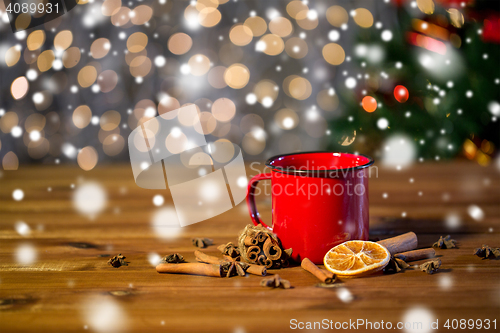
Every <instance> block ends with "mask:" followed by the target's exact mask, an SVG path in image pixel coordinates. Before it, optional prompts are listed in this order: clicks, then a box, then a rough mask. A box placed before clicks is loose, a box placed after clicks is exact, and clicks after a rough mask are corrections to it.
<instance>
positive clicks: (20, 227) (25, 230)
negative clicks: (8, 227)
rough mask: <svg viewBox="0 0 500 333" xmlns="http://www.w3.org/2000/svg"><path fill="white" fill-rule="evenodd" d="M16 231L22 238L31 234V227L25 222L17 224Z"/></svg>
mask: <svg viewBox="0 0 500 333" xmlns="http://www.w3.org/2000/svg"><path fill="white" fill-rule="evenodd" d="M14 229H16V231H17V233H18V234H19V235H21V236H28V235H29V234H30V233H31V229H30V226H29V225H27V224H26V222H23V221H19V222H16V224H15V226H14Z"/></svg>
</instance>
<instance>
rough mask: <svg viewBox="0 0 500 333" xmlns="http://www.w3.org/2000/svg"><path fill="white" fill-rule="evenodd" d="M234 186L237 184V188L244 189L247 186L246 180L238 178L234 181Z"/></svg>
mask: <svg viewBox="0 0 500 333" xmlns="http://www.w3.org/2000/svg"><path fill="white" fill-rule="evenodd" d="M236 184H238V186H239V187H241V188H245V187H246V186H247V185H248V179H247V177H245V176H241V177H238V179H237V180H236Z"/></svg>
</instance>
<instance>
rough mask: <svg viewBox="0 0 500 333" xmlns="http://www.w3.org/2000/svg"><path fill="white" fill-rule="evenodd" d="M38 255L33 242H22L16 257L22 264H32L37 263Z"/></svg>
mask: <svg viewBox="0 0 500 333" xmlns="http://www.w3.org/2000/svg"><path fill="white" fill-rule="evenodd" d="M37 257H38V255H37V252H36V249H35V248H34V247H33V245H31V244H22V245H19V246H18V247H17V249H16V253H15V258H16V262H17V263H18V264H20V265H31V264H33V263H35V261H36V259H37Z"/></svg>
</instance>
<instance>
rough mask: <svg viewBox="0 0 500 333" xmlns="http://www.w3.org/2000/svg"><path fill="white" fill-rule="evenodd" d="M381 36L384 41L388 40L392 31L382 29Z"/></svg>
mask: <svg viewBox="0 0 500 333" xmlns="http://www.w3.org/2000/svg"><path fill="white" fill-rule="evenodd" d="M381 37H382V40H383V41H384V42H389V41H391V39H392V32H391V31H390V30H384V31H382V34H381Z"/></svg>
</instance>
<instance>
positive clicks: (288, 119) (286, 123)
mask: <svg viewBox="0 0 500 333" xmlns="http://www.w3.org/2000/svg"><path fill="white" fill-rule="evenodd" d="M294 125H295V121H294V120H293V118H291V117H286V118H285V119H283V127H284V128H286V129H290V128H293V126H294Z"/></svg>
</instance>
